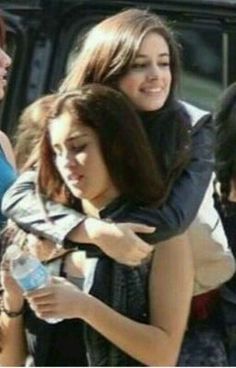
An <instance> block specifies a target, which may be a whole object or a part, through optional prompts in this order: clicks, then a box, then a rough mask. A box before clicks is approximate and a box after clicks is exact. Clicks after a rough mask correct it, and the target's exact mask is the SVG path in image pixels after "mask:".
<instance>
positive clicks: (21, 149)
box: [14, 94, 56, 171]
mask: <svg viewBox="0 0 236 368" xmlns="http://www.w3.org/2000/svg"><path fill="white" fill-rule="evenodd" d="M55 98H56V97H55V95H53V94H51V95H45V96H43V97H40V98H39V99H38V100H36V101H34V102H33V103H32V104H30V105H29V106H27V107H26V108H25V109H24V110H23V112H22V114H21V116H20V119H19V124H18V127H17V131H16V135H15V142H16V144H15V147H14V149H15V157H16V164H17V168H18V169H20V170H21V171H24V170H26V169H29V168H30V167H31V166H33V165H34V164H35V163H36V161H37V157H38V147H39V146H38V145H39V141H40V138H41V135H42V133H43V128H44V124H45V119H46V116H47V114H48V113H49V110H50V107H51V105H52V102H53V101H54V100H55Z"/></svg>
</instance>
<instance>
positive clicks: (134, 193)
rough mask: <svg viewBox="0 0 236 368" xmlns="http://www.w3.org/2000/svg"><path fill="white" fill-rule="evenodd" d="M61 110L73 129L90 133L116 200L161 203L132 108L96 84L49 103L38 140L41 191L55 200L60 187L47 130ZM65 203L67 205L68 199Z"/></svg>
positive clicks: (158, 182) (117, 94) (160, 182)
mask: <svg viewBox="0 0 236 368" xmlns="http://www.w3.org/2000/svg"><path fill="white" fill-rule="evenodd" d="M65 111H66V112H69V114H70V115H71V117H72V119H73V121H74V123H75V124H78V126H79V125H80V124H84V125H85V126H88V127H90V128H91V129H93V130H94V132H95V133H96V135H97V137H98V141H99V144H100V149H101V153H102V156H103V160H104V162H105V165H106V167H107V170H108V173H109V175H110V177H111V179H112V181H113V183H114V185H115V186H116V187H117V188H118V190H119V192H120V194H121V195H122V196H124V197H125V198H127V199H128V200H130V201H132V202H135V203H144V204H151V203H155V204H156V203H160V202H161V201H162V199H163V197H164V187H163V180H162V177H161V175H160V174H159V172H158V170H157V165H156V162H155V159H154V157H153V155H152V151H151V148H150V144H149V142H148V139H147V137H146V133H145V131H144V129H143V127H142V124H141V122H140V120H139V117H138V115H137V113H136V111H135V109H134V107H133V105H131V104H130V103H129V101H128V99H127V98H126V97H125V96H124V95H123V94H122V93H121V92H118V91H116V90H114V89H112V88H110V87H107V86H102V85H98V84H91V85H87V86H83V87H81V88H78V89H77V90H76V91H73V92H72V91H71V92H67V93H62V94H61V95H60V96H59V97H58V98H57V100H56V101H55V102H54V104H53V107H52V108H51V111H50V117H49V119H48V120H47V122H46V123H45V126H46V129H45V132H44V133H43V137H42V140H41V147H40V156H39V191H40V192H41V193H43V194H45V195H46V197H49V198H51V199H55V196H57V195H60V194H61V192H62V188H63V186H64V183H63V181H62V179H61V177H60V175H59V173H58V171H57V168H56V165H55V160H54V153H53V150H52V146H51V143H50V138H49V131H48V127H49V125H50V123H51V121H53V119H54V118H56V117H58V116H60V115H61V114H63V112H65ZM95 180H96V178H95ZM67 197H68V198H69V197H70V196H67ZM68 201H71V198H70V199H68ZM68 205H73V201H71V202H69V203H68Z"/></svg>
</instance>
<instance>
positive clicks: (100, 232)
mask: <svg viewBox="0 0 236 368" xmlns="http://www.w3.org/2000/svg"><path fill="white" fill-rule="evenodd" d="M82 225H83V231H84V236H85V239H86V241H85V242H86V243H92V244H96V245H97V246H98V247H99V248H102V245H103V243H104V237H105V236H106V235H105V232H106V222H105V221H102V220H100V219H96V218H92V217H88V218H86V219H85V221H84V222H83V224H82ZM107 225H108V224H107ZM81 230H82V229H81Z"/></svg>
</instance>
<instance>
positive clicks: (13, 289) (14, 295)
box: [1, 256, 24, 312]
mask: <svg viewBox="0 0 236 368" xmlns="http://www.w3.org/2000/svg"><path fill="white" fill-rule="evenodd" d="M1 285H2V287H3V289H4V296H3V297H4V306H5V308H6V309H7V310H9V311H11V312H17V311H19V310H20V309H21V308H22V306H23V303H24V297H23V293H22V290H21V288H20V287H19V285H18V284H17V282H16V281H15V279H14V278H13V277H12V276H11V273H10V262H9V260H7V259H6V257H4V256H3V260H2V262H1Z"/></svg>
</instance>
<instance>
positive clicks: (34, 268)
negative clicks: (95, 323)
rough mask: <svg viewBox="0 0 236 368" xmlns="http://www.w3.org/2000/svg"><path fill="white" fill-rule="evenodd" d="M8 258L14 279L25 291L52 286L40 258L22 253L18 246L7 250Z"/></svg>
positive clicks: (50, 320)
mask: <svg viewBox="0 0 236 368" xmlns="http://www.w3.org/2000/svg"><path fill="white" fill-rule="evenodd" d="M6 256H7V258H8V259H9V260H10V269H11V274H12V276H13V278H14V279H15V280H16V282H17V283H18V285H19V286H20V287H21V288H22V290H24V291H32V290H35V289H39V288H42V287H45V286H47V285H49V284H50V274H49V273H48V270H47V269H46V267H44V265H43V264H42V263H41V262H40V261H39V259H38V258H36V257H34V256H33V255H31V254H29V253H26V252H24V251H22V250H21V249H20V248H19V246H18V245H15V244H12V245H11V246H9V247H8V248H7V253H6ZM60 321H62V319H59V318H49V319H47V320H46V322H48V323H58V322H60Z"/></svg>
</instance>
